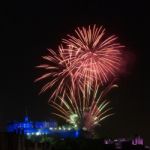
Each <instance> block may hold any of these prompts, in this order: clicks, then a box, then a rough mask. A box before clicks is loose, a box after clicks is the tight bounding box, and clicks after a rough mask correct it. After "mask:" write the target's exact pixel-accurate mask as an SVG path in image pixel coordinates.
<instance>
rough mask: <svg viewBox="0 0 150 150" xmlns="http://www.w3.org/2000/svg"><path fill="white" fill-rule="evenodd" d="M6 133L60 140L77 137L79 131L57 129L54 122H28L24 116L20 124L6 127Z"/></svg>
mask: <svg viewBox="0 0 150 150" xmlns="http://www.w3.org/2000/svg"><path fill="white" fill-rule="evenodd" d="M6 130H7V132H8V133H16V134H24V135H27V136H32V135H33V136H34V135H35V136H40V135H51V136H58V137H62V138H66V137H73V138H76V137H78V136H79V131H78V130H75V129H73V128H71V127H69V126H62V127H59V126H58V125H57V122H56V121H36V122H33V121H30V120H29V117H28V116H25V118H24V121H22V122H12V123H9V124H8V125H7V129H6Z"/></svg>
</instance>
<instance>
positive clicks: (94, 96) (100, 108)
mask: <svg viewBox="0 0 150 150" xmlns="http://www.w3.org/2000/svg"><path fill="white" fill-rule="evenodd" d="M113 87H116V85H110V86H108V87H107V88H106V89H105V90H103V91H102V92H100V94H99V88H98V87H97V88H96V89H95V90H90V92H89V91H88V92H82V93H80V92H78V94H77V95H74V94H73V93H72V92H71V97H70V96H68V98H67V100H66V99H63V98H60V99H61V101H62V103H63V104H64V105H59V104H58V103H56V102H54V101H51V102H50V105H51V106H52V107H53V108H55V109H56V110H57V112H58V113H53V114H54V115H56V116H58V117H60V118H62V119H64V120H65V121H66V122H68V123H70V124H72V125H73V126H74V127H75V128H81V129H83V130H87V131H91V130H92V129H93V128H94V127H95V126H97V125H98V124H99V123H101V122H102V121H103V120H104V119H106V118H107V117H109V116H111V115H113V113H111V110H112V108H111V107H109V105H110V101H108V100H105V99H104V96H105V94H106V93H108V92H109V91H110V90H111V89H112V88H113Z"/></svg>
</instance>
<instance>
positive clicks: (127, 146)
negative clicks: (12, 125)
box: [0, 133, 149, 150]
mask: <svg viewBox="0 0 150 150" xmlns="http://www.w3.org/2000/svg"><path fill="white" fill-rule="evenodd" d="M117 149H121V150H149V148H148V147H146V146H143V145H132V143H130V142H124V143H121V144H119V143H117V144H114V143H112V144H104V139H84V138H78V139H65V140H64V139H58V138H57V137H53V138H51V137H47V136H42V137H40V139H38V138H37V137H36V138H32V139H27V138H26V137H25V136H23V135H17V134H7V133H1V134H0V150H117Z"/></svg>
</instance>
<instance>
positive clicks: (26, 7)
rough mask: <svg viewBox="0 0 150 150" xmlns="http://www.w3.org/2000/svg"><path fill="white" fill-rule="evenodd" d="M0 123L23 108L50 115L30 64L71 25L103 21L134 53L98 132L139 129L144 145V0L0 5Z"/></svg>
mask: <svg viewBox="0 0 150 150" xmlns="http://www.w3.org/2000/svg"><path fill="white" fill-rule="evenodd" d="M1 7H2V8H1V19H0V20H1V32H0V36H1V45H0V53H1V54H0V56H1V59H0V61H1V76H2V77H1V78H0V79H1V81H0V83H1V86H0V88H1V90H0V91H1V94H0V100H1V105H0V127H1V128H3V127H4V125H5V124H6V123H7V122H8V121H11V120H21V119H22V118H23V116H24V114H25V110H26V108H28V113H29V115H30V117H31V119H32V120H44V119H46V120H47V119H49V118H50V112H51V109H50V107H49V106H48V103H47V101H48V94H43V95H40V96H39V95H38V92H39V90H40V87H41V86H40V84H35V83H33V81H34V79H35V78H36V77H37V76H38V75H39V71H38V70H36V69H35V66H36V65H39V64H40V63H41V62H42V60H41V56H42V55H46V54H47V50H46V48H53V49H56V48H57V45H58V44H60V42H61V38H63V37H65V35H66V34H67V33H72V32H73V31H74V29H75V28H76V27H77V26H88V25H89V24H97V25H103V26H104V27H105V28H106V29H107V32H108V33H109V34H116V35H117V36H119V41H120V42H121V43H122V44H124V45H126V50H127V51H129V52H131V53H133V54H134V55H135V56H136V61H135V62H134V67H130V65H129V69H128V73H127V74H126V75H125V76H123V77H121V78H120V81H119V86H120V87H119V88H118V89H115V90H114V91H113V92H112V93H113V94H112V96H111V101H112V105H113V107H114V108H115V112H116V115H115V116H114V117H112V118H111V119H108V120H106V121H104V123H103V126H102V127H101V129H100V131H101V133H100V134H101V135H102V136H108V137H124V136H125V137H130V136H132V135H134V134H136V133H137V134H140V135H141V136H143V137H144V139H145V140H146V143H148V144H149V145H150V140H149V139H150V135H149V134H150V109H149V106H150V96H149V72H148V71H149V59H148V52H149V34H148V28H149V25H148V23H149V22H148V21H149V19H150V18H149V14H148V4H146V3H144V2H143V1H141V2H140V1H139V2H137V1H132V2H131V0H130V2H128V1H127V0H126V1H119V2H117V1H115V2H113V3H112V2H111V3H110V1H108V0H105V1H100V0H99V1H98V0H97V1H95V0H92V1H90V2H87V1H74V2H73V1H70V2H67V1H64V0H60V1H59V0H55V2H52V1H51V0H49V2H44V1H41V2H38V1H32V2H30V1H24V2H23V1H18V2H14V1H12V2H11V3H5V4H4V6H3V5H2V6H1Z"/></svg>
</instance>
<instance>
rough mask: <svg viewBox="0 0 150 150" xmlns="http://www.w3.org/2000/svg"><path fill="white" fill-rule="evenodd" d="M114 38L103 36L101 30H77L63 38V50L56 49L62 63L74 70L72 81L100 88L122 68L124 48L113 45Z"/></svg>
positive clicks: (102, 30)
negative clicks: (66, 62)
mask: <svg viewBox="0 0 150 150" xmlns="http://www.w3.org/2000/svg"><path fill="white" fill-rule="evenodd" d="M116 40H117V37H116V36H115V35H112V36H110V37H106V35H105V29H104V28H103V27H100V28H98V27H96V26H95V25H94V26H93V27H91V26H89V27H88V28H84V27H82V28H77V29H76V30H75V35H74V36H72V35H68V38H67V39H63V43H64V44H65V46H64V48H61V49H60V52H61V54H62V55H63V57H64V58H65V61H69V62H70V63H71V64H72V67H73V68H74V69H75V72H74V76H73V77H74V80H78V81H79V80H81V81H82V82H83V84H84V85H85V84H87V83H88V84H90V85H93V83H94V84H95V83H96V84H101V85H104V84H105V83H107V82H108V81H109V80H110V79H112V77H116V76H117V75H118V73H119V71H120V69H121V65H122V51H121V49H122V48H123V47H124V46H122V45H120V44H119V43H118V42H116Z"/></svg>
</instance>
